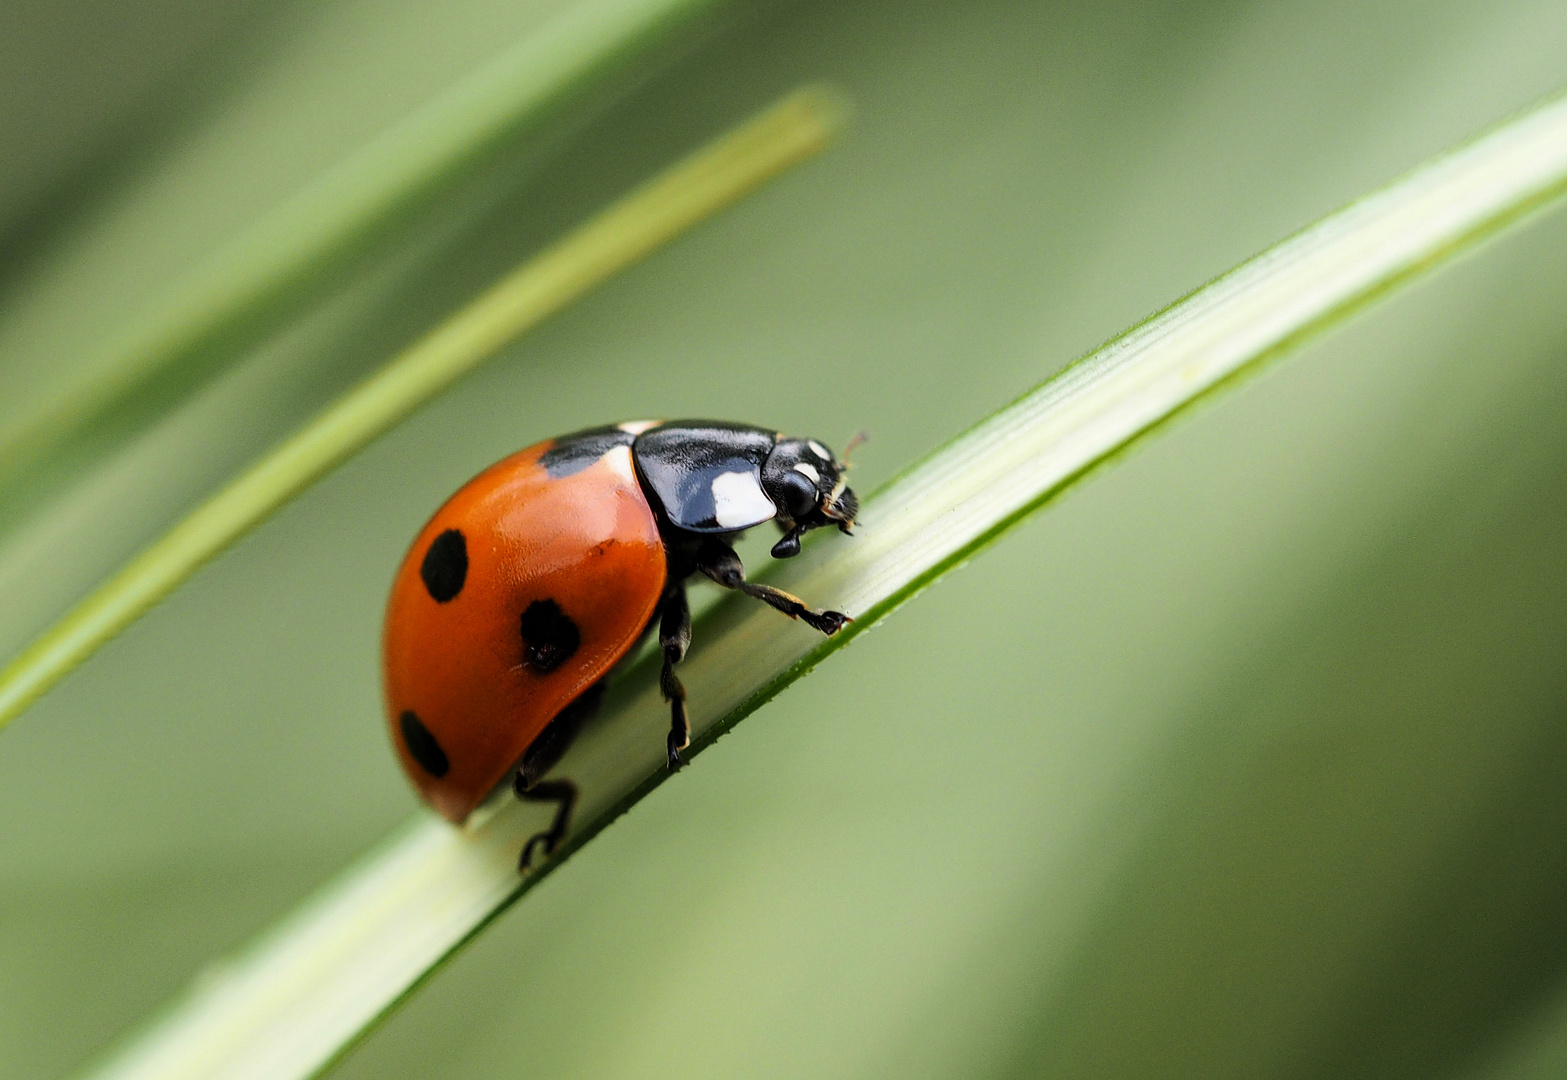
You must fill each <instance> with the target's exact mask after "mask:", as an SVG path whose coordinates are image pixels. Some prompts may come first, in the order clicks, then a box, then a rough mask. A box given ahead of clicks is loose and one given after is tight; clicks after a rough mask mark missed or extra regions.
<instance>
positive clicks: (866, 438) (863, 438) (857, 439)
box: [838, 431, 871, 472]
mask: <svg viewBox="0 0 1567 1080" xmlns="http://www.w3.org/2000/svg"><path fill="white" fill-rule="evenodd" d="M870 441H871V437H870V435H869V434H867V433H866V432H864V431H857V432H855V433H854V438H852V439H850V440H849V445H847V446H845V447H844V448H843V461H842V462H840V463H839V465H838V467H839V468H840V469H842V470H843V471H844V472H848V471H849V455H850V454H852V453H854V448H855V447H856V446H859V445H860V444H861V443H868V442H870Z"/></svg>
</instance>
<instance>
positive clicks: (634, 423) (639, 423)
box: [615, 420, 661, 435]
mask: <svg viewBox="0 0 1567 1080" xmlns="http://www.w3.org/2000/svg"><path fill="white" fill-rule="evenodd" d="M660 423H661V421H658V420H627V421H626V422H625V423H624V424H616V425H615V426H616V427H618V428H619V429H620V430H621V431H624V432H625V433H626V434H627V435H640V434H642V433H643V432H644V431H646V430H647V429H648V428H650V427H658V425H659V424H660Z"/></svg>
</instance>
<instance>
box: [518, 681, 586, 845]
mask: <svg viewBox="0 0 1567 1080" xmlns="http://www.w3.org/2000/svg"><path fill="white" fill-rule="evenodd" d="M603 699H604V684H603V683H601V682H600V683H595V684H594V685H592V686H590V687H588V688H587V689H586V690H584V691H583V692H582V693H581V694H580V695H579V696H578V697H577V699H576V700H575V701H573V702H572V703H571V704H569V705H567V706H566V707H565V708H564V709H562V710H561V711H560V715H559V716H557V717H555V719H553V720H551V721H550V722H549V726H548V727H546V728H545V729H544V730H543V731H541V732H539V737H538V738H536V739H534V740H533V742H532V744H531V745H530V746H529V747H528V749H527V750H526V751H525V752H524V753H523V755H522V765H521V766H520V767H519V768H518V769H517V779H516V781H515V783H514V784H513V790H515V791H516V792H517V798H519V799H522V800H523V801H524V802H543V803H554V804H555V820H554V821H552V822H550V827H549V828H548V829H545V830H544V831H543V832H538V833H534V834H533V835H532V836H530V837H528V842H527V843H526V844H523V845H522V855H521V856H520V857H519V858H518V859H517V869H518V870H526V869H528V868H529V867H530V866H532V865H533V851H534V848H535V847H538V848H540V849H542V850H543V852H544V854H545V855H546V856H548V855H552V854H554V852H555V847H556V845H558V844H559V843H560V842H561V840H563V839H564V838H565V836H566V830H567V829H568V828H569V827H570V826H571V811H572V810H573V809H574V808H575V807H576V805H577V785H576V784H574V783H572V782H571V781H570V780H564V779H561V780H546V779H544V774H545V773H547V772H549V771H550V770H551V769H553V768H554V767H555V765H556V763H557V762H559V761H560V759H561V757H562V756H563V755H564V754H565V753H566V751H567V750H568V749H570V747H571V743H572V740H574V739H575V738H576V737H577V732H578V731H580V730H582V722H583V721H584V720H586V719H587V718H588V717H590V716H592V715H593V714H594V713H595V712H597V711H598V707H599V702H601V701H602V700H603Z"/></svg>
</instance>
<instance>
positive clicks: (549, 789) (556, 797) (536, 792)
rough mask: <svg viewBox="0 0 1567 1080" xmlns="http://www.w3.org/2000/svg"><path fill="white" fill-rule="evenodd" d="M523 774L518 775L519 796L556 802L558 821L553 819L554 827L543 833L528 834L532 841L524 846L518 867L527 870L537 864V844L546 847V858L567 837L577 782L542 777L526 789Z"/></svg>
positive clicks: (518, 860)
mask: <svg viewBox="0 0 1567 1080" xmlns="http://www.w3.org/2000/svg"><path fill="white" fill-rule="evenodd" d="M522 784H523V774H522V773H520V772H519V773H518V774H517V785H516V790H517V797H518V798H519V799H522V800H524V801H526V802H552V803H554V804H555V820H554V821H552V822H550V827H549V828H548V829H545V830H544V831H543V832H539V833H534V834H533V835H532V836H530V837H528V842H527V843H526V844H523V845H522V855H521V856H519V857H518V859H517V869H518V870H527V869H529V868H530V867H532V865H533V850H534V848H535V846H537V847H538V848H540V849H542V850H543V852H544V855H545V857H546V858H547V857H549V856H550V855H553V854H555V848H556V845H558V844H559V843H560V842H561V840H562V839H564V838H565V836H566V829H567V827H568V826H569V825H570V824H571V811H572V808H573V807H575V806H576V805H577V785H576V784H573V783H572V782H571V781H570V780H541V781H539V782H538V783H536V784H534V785H533V786H532V787H529V788H524V787H523V786H522Z"/></svg>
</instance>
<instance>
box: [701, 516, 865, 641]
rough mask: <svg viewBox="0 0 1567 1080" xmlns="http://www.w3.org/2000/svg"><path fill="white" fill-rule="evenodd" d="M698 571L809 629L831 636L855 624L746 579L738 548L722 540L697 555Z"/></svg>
mask: <svg viewBox="0 0 1567 1080" xmlns="http://www.w3.org/2000/svg"><path fill="white" fill-rule="evenodd" d="M696 568H697V569H698V570H700V571H702V573H704V574H706V575H707V576H708V577H710V578H712V579H713V580H714V581H716V582H718V584H720V585H722V586H723V587H724V588H726V589H738V590H740V591H741V592H743V593H745V594H746V595H747V596H750V597H754V598H755V599H757V600H760V601H762V602H763V603H764V604H769V605H771V606H772V607H775V608H777V609H778V610H779V611H781V612H783V613H784V614H785V615H787V616H789V618H791V619H799V620H800V621H801V622H803V623H805V624H806V625H807V626H810V627H812V628H813V629H816V630H820V631H821V632H822V633H824V634H826V635H828V636H829V637H831V636H832V635H833V634H836V633H837V632H838V631H839V630H842V629H843V627H844V624H845V623H848V622H850V621H852V620H851V619H850V618H849V617H848V616H847V615H845V614H844V613H843V612H841V611H815V610H813V609H811V608H809V607H807V606H806V603H805V601H804V600H801V599H800V598H799V597H798V596H793V595H790V594H789V593H786V592H784V591H783V590H782V589H775V588H773V587H772V586H771V585H758V584H756V583H754V582H750V581H747V580H746V579H745V566H744V565H743V564H742V563H741V562H740V556H738V555H736V554H735V551H734V548H732V547H730V546H729V545H728V544H726V543H724V542H723V541H722V540H715V539H708V540H707V541H706V542H705V543H703V545H702V547H701V549H700V550H699V551H698V552H697V554H696Z"/></svg>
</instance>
